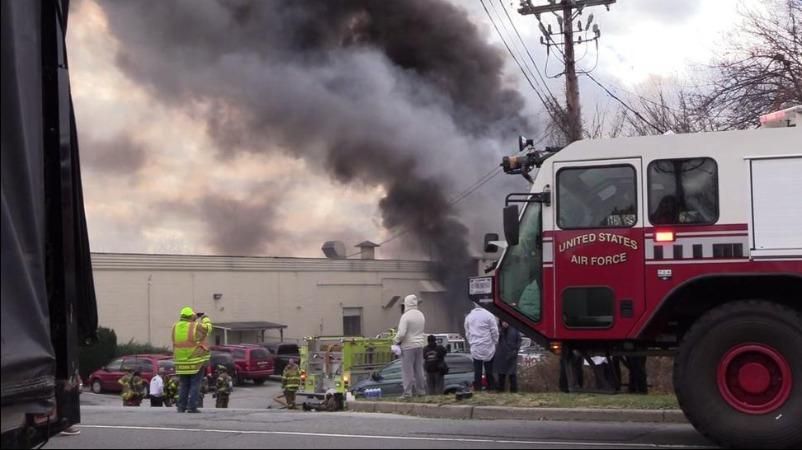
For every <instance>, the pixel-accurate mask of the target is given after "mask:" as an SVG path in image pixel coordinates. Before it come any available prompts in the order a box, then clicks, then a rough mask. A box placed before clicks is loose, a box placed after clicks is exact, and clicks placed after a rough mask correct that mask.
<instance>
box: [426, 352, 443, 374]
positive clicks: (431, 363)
mask: <svg viewBox="0 0 802 450" xmlns="http://www.w3.org/2000/svg"><path fill="white" fill-rule="evenodd" d="M439 353H440V352H439V351H438V349H437V347H435V348H430V347H426V349H425V350H424V352H423V368H424V369H425V370H426V371H427V372H430V373H431V372H440V371H441V370H442V363H443V362H442V360H441V359H440V356H439Z"/></svg>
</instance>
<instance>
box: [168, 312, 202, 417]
mask: <svg viewBox="0 0 802 450" xmlns="http://www.w3.org/2000/svg"><path fill="white" fill-rule="evenodd" d="M211 332H212V321H211V320H210V319H209V318H208V317H206V315H205V314H203V313H197V314H195V312H194V311H192V308H190V307H189V306H185V307H184V308H182V309H181V318H180V319H179V320H178V322H176V323H175V324H174V325H173V331H172V338H173V359H174V360H175V373H176V374H177V375H178V376H179V377H180V379H181V382H180V386H179V389H178V391H179V392H178V404H177V405H176V406H177V409H178V412H180V413H182V412H190V413H198V412H200V411H199V410H198V400H199V399H200V386H201V382H202V381H203V378H204V377H205V375H206V374H205V372H204V371H203V370H202V369H203V366H204V365H205V364H206V363H208V362H209V359H210V357H211V354H210V352H209V347H208V346H207V345H206V337H207V336H208V335H209V334H210V333H211Z"/></svg>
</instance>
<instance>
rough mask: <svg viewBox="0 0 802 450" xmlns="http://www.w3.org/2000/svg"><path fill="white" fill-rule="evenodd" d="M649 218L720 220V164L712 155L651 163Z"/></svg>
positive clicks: (678, 221) (669, 221) (658, 220)
mask: <svg viewBox="0 0 802 450" xmlns="http://www.w3.org/2000/svg"><path fill="white" fill-rule="evenodd" d="M649 221H650V222H651V223H652V224H654V225H686V224H713V223H716V221H718V168H717V166H716V162H715V161H714V160H712V159H711V158H688V159H661V160H657V161H652V162H651V163H650V164H649Z"/></svg>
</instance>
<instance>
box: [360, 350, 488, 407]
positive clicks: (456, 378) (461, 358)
mask: <svg viewBox="0 0 802 450" xmlns="http://www.w3.org/2000/svg"><path fill="white" fill-rule="evenodd" d="M446 364H448V375H446V376H445V379H444V382H443V386H444V388H445V392H444V393H446V394H453V393H455V392H459V391H464V390H468V389H469V388H470V386H471V385H472V384H473V359H471V355H470V354H466V353H449V354H447V355H446ZM375 388H381V390H382V396H391V397H392V396H399V395H401V394H403V393H404V387H403V385H402V384H401V360H400V359H397V360H395V361H393V362H391V363H390V364H387V365H386V366H384V367H382V368H381V369H379V370H378V371H376V372H374V373H373V375H372V376H371V377H370V378H369V379H367V380H362V381H360V382H359V383H357V384H355V385H354V387H353V388H351V392H352V393H353V394H354V396H357V397H359V396H363V395H364V392H365V390H366V389H375Z"/></svg>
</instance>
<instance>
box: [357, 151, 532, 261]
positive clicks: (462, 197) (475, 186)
mask: <svg viewBox="0 0 802 450" xmlns="http://www.w3.org/2000/svg"><path fill="white" fill-rule="evenodd" d="M544 137H545V136H544ZM541 140H543V138H541ZM500 173H501V168H500V167H493V169H492V170H490V171H489V172H487V173H485V174H484V175H482V176H481V177H479V179H478V180H476V181H474V182H473V183H471V185H470V186H468V187H467V188H465V189H463V190H462V192H460V193H459V194H457V195H455V196H454V197H453V198H452V199H451V200H449V202H448V206H454V205H456V204H457V203H459V202H461V201H463V200H465V199H466V198H468V197H469V196H470V195H471V194H473V193H474V192H476V191H477V190H478V189H479V188H480V187H482V186H484V185H485V184H487V183H488V182H489V181H490V180H492V179H493V178H495V177H496V176H497V175H498V174H500ZM401 228H402V230H401V231H399V232H397V233H396V234H394V235H392V236H390V237H389V238H387V239H385V240H383V241H381V242H379V244H378V245H384V244H386V243H388V242H392V241H394V240H396V239H398V238H400V237H401V236H403V235H405V234H407V233H409V232H411V231H413V229H411V228H409V225H406V226H402V227H401ZM403 228H406V229H403ZM360 253H361V251H359V252H356V253H352V254H350V255H347V256H346V258H351V257H353V256H357V255H359V254H360Z"/></svg>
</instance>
